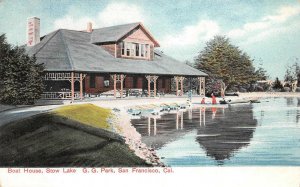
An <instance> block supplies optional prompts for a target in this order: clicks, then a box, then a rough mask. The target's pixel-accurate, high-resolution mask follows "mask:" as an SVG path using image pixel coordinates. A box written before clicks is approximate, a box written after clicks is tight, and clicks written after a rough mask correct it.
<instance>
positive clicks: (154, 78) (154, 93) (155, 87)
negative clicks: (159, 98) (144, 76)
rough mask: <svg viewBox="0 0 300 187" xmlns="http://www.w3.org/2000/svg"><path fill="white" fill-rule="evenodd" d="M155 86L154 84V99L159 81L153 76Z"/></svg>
mask: <svg viewBox="0 0 300 187" xmlns="http://www.w3.org/2000/svg"><path fill="white" fill-rule="evenodd" d="M152 78H153V84H154V97H155V96H156V93H157V90H156V81H157V79H158V76H153V77H152Z"/></svg>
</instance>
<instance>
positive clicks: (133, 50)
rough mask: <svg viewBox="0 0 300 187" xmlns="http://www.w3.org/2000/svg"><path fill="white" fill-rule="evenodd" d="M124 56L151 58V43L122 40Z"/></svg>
mask: <svg viewBox="0 0 300 187" xmlns="http://www.w3.org/2000/svg"><path fill="white" fill-rule="evenodd" d="M121 47H122V49H121V51H122V56H124V57H139V58H149V44H141V43H132V42H122V44H121Z"/></svg>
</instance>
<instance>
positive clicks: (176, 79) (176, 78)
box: [175, 77, 178, 96]
mask: <svg viewBox="0 0 300 187" xmlns="http://www.w3.org/2000/svg"><path fill="white" fill-rule="evenodd" d="M175 81H176V96H178V77H175Z"/></svg>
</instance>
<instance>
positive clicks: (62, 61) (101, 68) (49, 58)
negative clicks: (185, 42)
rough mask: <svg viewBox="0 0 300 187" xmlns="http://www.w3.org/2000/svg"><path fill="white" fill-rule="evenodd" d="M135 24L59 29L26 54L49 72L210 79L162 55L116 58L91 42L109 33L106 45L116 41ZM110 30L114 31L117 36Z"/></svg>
mask: <svg viewBox="0 0 300 187" xmlns="http://www.w3.org/2000/svg"><path fill="white" fill-rule="evenodd" d="M135 24H139V23H135ZM135 24H128V25H123V26H121V28H119V29H116V28H115V29H112V27H110V29H102V30H101V29H100V30H97V29H96V30H94V31H93V32H92V33H89V32H83V31H74V30H66V29H59V30H56V31H54V32H52V33H49V34H48V35H46V36H44V37H43V38H42V40H41V42H40V43H38V44H36V45H35V46H33V47H30V48H28V49H27V52H28V54H29V55H35V56H36V59H37V63H43V64H45V69H46V71H60V72H63V71H76V72H98V73H126V74H153V75H187V76H207V75H206V74H205V73H203V72H201V71H199V70H197V69H195V68H192V67H190V66H188V65H186V64H184V63H182V62H179V61H177V60H175V59H173V58H171V57H168V56H167V55H165V54H163V53H161V52H159V51H155V55H154V59H153V61H147V60H136V59H123V58H115V57H114V56H112V55H111V54H110V53H108V52H107V51H105V50H104V49H103V48H101V47H99V46H97V45H95V44H93V43H92V42H91V41H93V40H94V41H95V40H96V39H97V40H98V41H100V39H101V41H104V38H102V37H98V38H97V37H96V35H97V34H96V33H97V32H102V34H103V33H107V39H106V41H108V40H111V41H116V40H118V39H117V38H118V37H120V36H121V35H122V34H123V33H124V32H123V30H126V29H128V30H130V29H131V28H132V27H134V25H135ZM125 27H126V28H125ZM109 30H114V32H112V33H114V34H112V33H111V32H109ZM121 31H122V32H121ZM114 35H116V36H114ZM93 37H94V38H93ZM121 37H122V36H121Z"/></svg>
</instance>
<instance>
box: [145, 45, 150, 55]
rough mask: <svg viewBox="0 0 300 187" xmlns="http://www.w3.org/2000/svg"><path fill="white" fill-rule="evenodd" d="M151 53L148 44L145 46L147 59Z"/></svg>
mask: <svg viewBox="0 0 300 187" xmlns="http://www.w3.org/2000/svg"><path fill="white" fill-rule="evenodd" d="M148 51H149V45H148V44H146V45H145V57H148V53H149V52H148Z"/></svg>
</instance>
